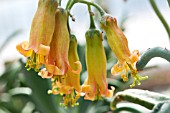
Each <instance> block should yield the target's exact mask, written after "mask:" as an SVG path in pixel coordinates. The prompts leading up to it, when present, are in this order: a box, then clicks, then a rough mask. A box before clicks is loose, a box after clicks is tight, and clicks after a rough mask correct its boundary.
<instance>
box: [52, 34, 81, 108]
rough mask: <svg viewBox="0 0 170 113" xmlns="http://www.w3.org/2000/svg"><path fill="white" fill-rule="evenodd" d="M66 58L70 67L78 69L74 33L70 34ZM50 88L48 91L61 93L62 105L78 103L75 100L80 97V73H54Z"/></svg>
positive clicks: (69, 71)
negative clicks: (62, 74)
mask: <svg viewBox="0 0 170 113" xmlns="http://www.w3.org/2000/svg"><path fill="white" fill-rule="evenodd" d="M68 59H69V63H70V66H71V68H72V69H74V70H78V69H79V68H80V67H79V66H78V65H77V64H75V62H80V61H79V57H78V53H77V40H76V38H75V36H74V35H72V36H71V40H70V45H69V52H68ZM52 82H53V83H52V90H49V93H52V94H61V95H63V100H64V102H63V103H62V105H63V106H66V107H67V106H68V105H71V106H75V105H78V103H76V101H77V100H78V99H79V98H80V93H81V86H80V73H78V74H75V73H73V72H72V71H71V70H68V71H67V73H66V74H65V75H64V76H61V75H56V76H53V78H52Z"/></svg>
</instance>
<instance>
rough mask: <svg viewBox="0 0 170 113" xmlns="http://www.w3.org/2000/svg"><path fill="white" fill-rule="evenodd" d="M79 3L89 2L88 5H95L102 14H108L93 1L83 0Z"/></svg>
mask: <svg viewBox="0 0 170 113" xmlns="http://www.w3.org/2000/svg"><path fill="white" fill-rule="evenodd" d="M78 3H84V4H88V5H92V6H94V7H95V8H96V9H97V10H98V11H99V13H100V15H101V16H103V15H105V14H106V12H105V11H104V10H103V9H102V8H101V7H100V6H99V5H98V4H95V3H92V2H88V1H83V0H80V1H78Z"/></svg>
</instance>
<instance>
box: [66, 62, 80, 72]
mask: <svg viewBox="0 0 170 113" xmlns="http://www.w3.org/2000/svg"><path fill="white" fill-rule="evenodd" d="M74 63H75V64H76V65H77V67H78V69H77V70H73V69H72V68H71V67H70V66H68V68H69V70H71V72H72V73H74V74H80V72H81V70H82V65H81V62H80V61H76V62H74Z"/></svg>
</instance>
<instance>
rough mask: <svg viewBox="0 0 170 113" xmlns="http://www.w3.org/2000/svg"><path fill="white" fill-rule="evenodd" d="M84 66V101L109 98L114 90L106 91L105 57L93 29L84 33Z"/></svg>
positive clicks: (97, 33)
mask: <svg viewBox="0 0 170 113" xmlns="http://www.w3.org/2000/svg"><path fill="white" fill-rule="evenodd" d="M86 64H87V71H88V78H87V79H86V81H85V82H84V84H83V86H82V92H85V93H86V94H85V99H87V100H96V99H100V98H101V96H104V97H111V96H112V95H113V90H114V88H113V87H112V90H108V84H107V80H106V56H105V51H104V47H103V45H102V36H101V35H100V32H99V31H98V30H95V29H90V30H89V31H87V32H86Z"/></svg>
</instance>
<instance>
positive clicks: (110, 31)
mask: <svg viewBox="0 0 170 113" xmlns="http://www.w3.org/2000/svg"><path fill="white" fill-rule="evenodd" d="M101 27H102V29H103V30H104V31H105V32H106V35H107V40H108V44H109V46H110V48H111V49H112V51H113V52H114V54H115V56H116V57H117V59H118V62H117V64H115V65H114V66H113V68H112V70H111V73H112V74H113V75H116V74H121V75H122V76H121V77H122V79H123V80H124V81H127V80H128V71H129V70H130V72H131V75H132V76H133V77H134V83H133V84H132V85H131V87H133V86H135V84H136V82H138V84H140V80H144V79H146V78H147V76H146V77H141V76H140V75H138V72H137V70H136V68H135V66H134V64H135V63H136V62H137V61H138V58H139V51H138V50H134V51H133V52H132V54H131V53H130V50H129V47H128V41H127V39H126V37H125V35H124V34H123V32H122V30H121V29H120V28H119V27H118V25H117V20H116V18H113V17H112V16H110V15H105V16H103V17H102V20H101Z"/></svg>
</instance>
